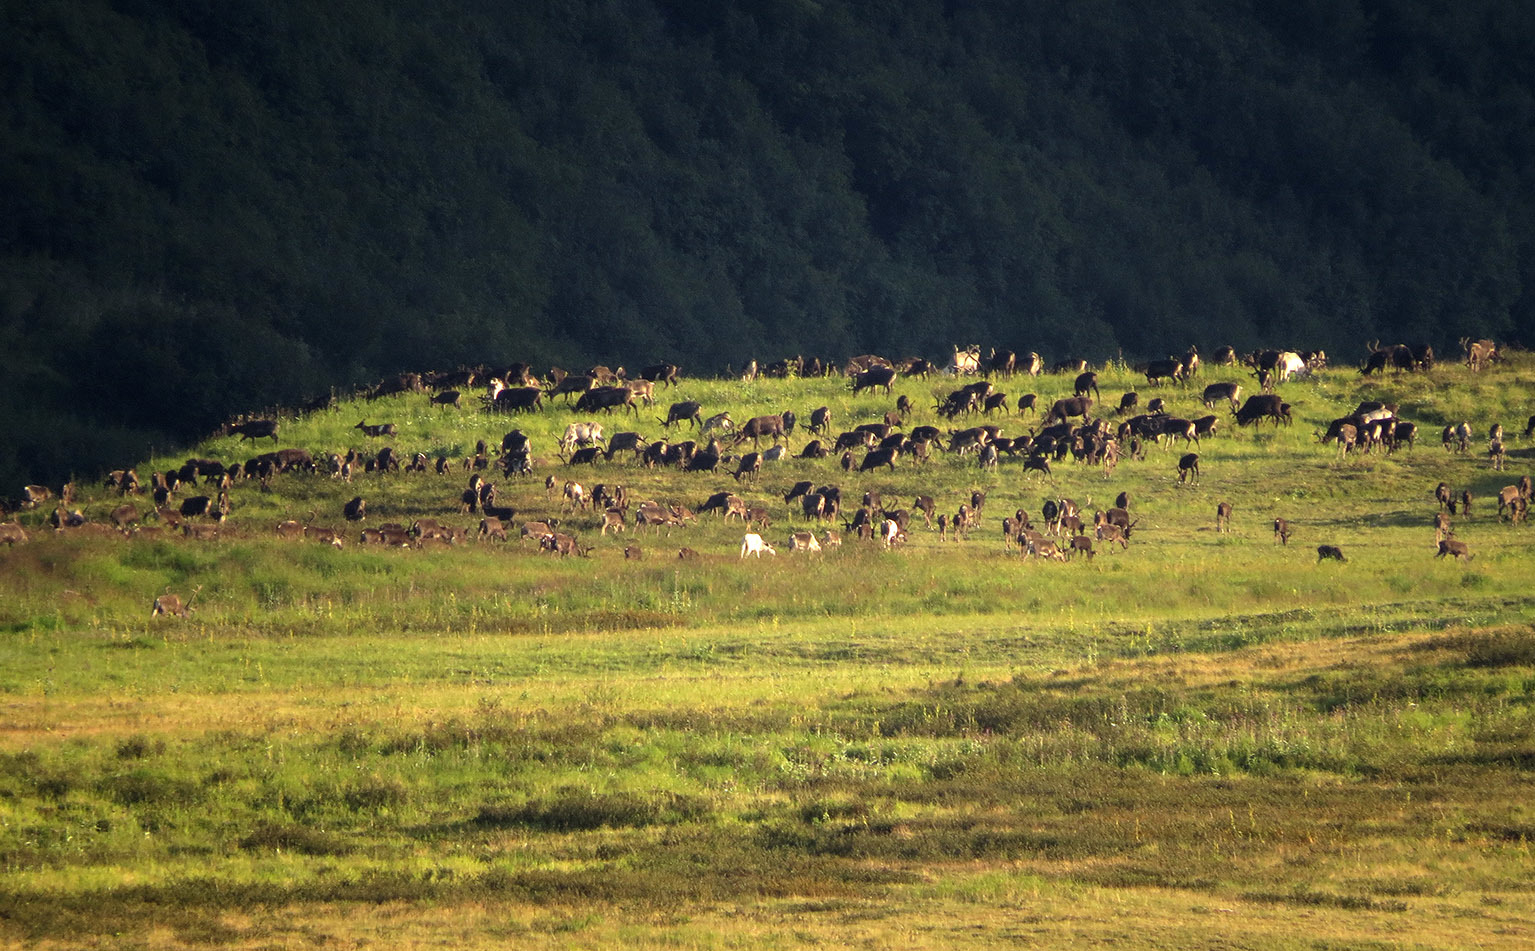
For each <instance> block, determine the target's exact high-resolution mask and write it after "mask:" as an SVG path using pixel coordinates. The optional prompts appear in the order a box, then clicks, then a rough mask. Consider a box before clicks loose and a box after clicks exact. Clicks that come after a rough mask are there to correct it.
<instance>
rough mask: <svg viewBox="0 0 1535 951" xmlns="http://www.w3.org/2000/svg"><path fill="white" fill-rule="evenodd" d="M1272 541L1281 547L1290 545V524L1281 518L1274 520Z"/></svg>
mask: <svg viewBox="0 0 1535 951" xmlns="http://www.w3.org/2000/svg"><path fill="white" fill-rule="evenodd" d="M1274 541H1276V542H1278V543H1279V544H1281V545H1288V544H1290V523H1289V522H1287V521H1285V520H1284V519H1282V518H1276V519H1274Z"/></svg>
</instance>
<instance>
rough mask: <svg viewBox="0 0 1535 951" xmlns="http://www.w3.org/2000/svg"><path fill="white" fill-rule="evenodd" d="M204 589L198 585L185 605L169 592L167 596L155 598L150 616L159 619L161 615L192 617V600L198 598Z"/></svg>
mask: <svg viewBox="0 0 1535 951" xmlns="http://www.w3.org/2000/svg"><path fill="white" fill-rule="evenodd" d="M202 589H203V586H202V585H198V586H197V588H196V589H194V590H193V591H192V594H191V596H189V597H188V598H187V599H186V602H185V603H183V602H182V600H181V598H179V597H177V596H176V595H174V594H171V593H170V592H169V590H167V591H166V593H165V594H162V595H160V596H159V597H158V598H155V603H154V608H153V609H152V610H150V612H149V616H150V617H158V616H159V615H162V614H166V615H170V616H171V617H190V616H191V615H192V599H193V598H195V597H197V592H198V591H201V590H202Z"/></svg>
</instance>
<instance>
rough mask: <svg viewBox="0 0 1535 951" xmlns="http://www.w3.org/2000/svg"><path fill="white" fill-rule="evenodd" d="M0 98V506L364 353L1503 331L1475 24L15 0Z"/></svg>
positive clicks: (1498, 190)
mask: <svg viewBox="0 0 1535 951" xmlns="http://www.w3.org/2000/svg"><path fill="white" fill-rule="evenodd" d="M0 93H3V95H0V113H3V115H4V119H5V124H4V127H5V129H6V137H5V143H6V145H5V148H4V151H3V153H0V236H3V239H0V345H3V346H4V348H5V351H6V353H7V354H8V356H9V359H8V361H7V367H6V375H7V378H8V379H7V383H6V385H5V386H4V387H3V388H0V480H4V481H3V482H0V485H3V484H16V483H18V482H19V481H21V480H22V479H40V478H60V477H63V476H65V475H67V474H68V473H70V472H75V471H79V472H82V473H84V472H90V471H92V470H94V469H96V468H99V467H102V466H105V465H107V464H109V463H115V464H118V465H121V464H123V463H125V462H129V461H132V460H133V459H135V458H137V457H139V456H141V455H142V454H143V450H144V449H145V448H146V447H147V446H148V444H150V443H152V442H154V441H156V440H160V441H162V443H163V441H168V440H173V439H180V438H185V437H186V436H188V435H191V434H196V433H199V432H202V431H205V430H207V429H209V428H211V427H212V426H214V425H216V424H217V423H218V422H219V421H221V420H223V419H225V418H227V417H228V416H229V415H231V414H232V413H234V412H237V411H241V410H249V409H255V408H258V407H261V406H267V405H273V404H277V403H290V404H291V403H294V402H297V401H299V400H301V399H302V398H304V397H305V396H309V395H313V394H316V393H323V392H325V391H327V390H328V389H329V388H330V387H332V386H337V385H340V386H347V385H351V384H354V383H358V382H363V381H367V380H370V379H374V378H376V377H378V376H380V375H382V374H384V373H387V372H391V371H395V370H401V369H427V368H434V367H436V368H444V369H446V368H450V367H452V366H455V365H459V364H466V363H467V364H478V363H482V362H488V363H507V362H511V361H514V360H528V361H532V362H534V363H535V364H539V363H542V364H547V363H551V362H555V363H562V364H566V365H585V364H587V363H591V362H598V361H602V362H623V361H628V362H629V363H630V365H631V366H633V365H635V364H640V363H646V362H655V361H659V360H663V359H664V360H669V361H672V362H677V363H680V364H682V365H683V366H684V368H685V370H686V371H688V372H694V373H715V372H718V371H721V370H723V369H724V367H725V366H726V365H728V364H736V365H739V364H740V363H742V362H743V361H745V360H746V359H749V358H762V357H767V358H777V357H782V356H788V355H793V354H795V353H805V354H807V355H808V354H816V355H822V356H829V357H840V356H845V355H847V354H851V353H856V352H864V351H878V352H890V353H895V354H905V353H913V354H925V355H930V356H938V355H941V354H943V353H946V352H947V350H948V347H949V345H950V344H954V343H959V344H965V343H969V342H981V343H984V344H992V345H996V346H998V347H1009V348H1014V349H1020V350H1037V351H1039V352H1041V353H1044V354H1046V355H1047V356H1052V355H1053V356H1065V355H1067V354H1073V355H1081V356H1085V357H1088V358H1091V359H1102V358H1104V357H1107V356H1110V355H1114V354H1118V353H1123V354H1124V355H1125V356H1126V357H1128V358H1132V359H1135V358H1146V357H1158V356H1163V355H1165V354H1166V353H1168V352H1171V351H1173V350H1181V349H1183V348H1185V347H1187V346H1188V345H1189V344H1191V343H1198V344H1201V345H1206V346H1213V345H1216V344H1231V345H1234V346H1236V347H1238V348H1251V347H1256V346H1260V345H1274V344H1283V345H1286V346H1306V347H1322V348H1326V349H1328V350H1329V351H1331V352H1334V353H1335V355H1337V356H1340V357H1342V358H1344V359H1349V360H1353V359H1357V358H1358V357H1359V356H1362V347H1363V344H1364V342H1365V341H1367V340H1370V339H1375V338H1379V339H1381V340H1382V341H1384V342H1396V341H1402V342H1410V343H1416V342H1429V343H1432V344H1434V345H1435V346H1436V347H1439V348H1450V349H1454V347H1455V341H1456V339H1457V338H1459V337H1462V336H1467V335H1469V336H1478V337H1479V336H1490V337H1495V338H1498V339H1500V340H1503V341H1511V342H1528V341H1529V340H1530V339H1531V338H1532V337H1535V294H1532V291H1531V288H1532V287H1535V281H1532V280H1531V276H1532V269H1535V188H1532V178H1535V17H1531V16H1530V15H1529V13H1528V10H1527V6H1526V5H1525V4H1522V3H1519V2H1518V0H1466V2H1463V3H1458V4H1453V5H1449V4H1440V3H1430V2H1428V0H1295V2H1292V3H1285V4H1269V3H1260V2H1255V0H1222V2H1214V0H1170V2H1168V3H1165V4H1159V5H1157V6H1156V7H1155V9H1151V8H1147V7H1145V5H1139V4H1135V3H1131V2H1128V0H1069V2H1068V0H976V2H972V3H963V4H959V3H953V2H952V0H949V2H943V0H901V2H891V0H885V2H868V3H859V4H841V3H829V2H813V0H755V2H740V0H535V2H529V3H519V4H503V3H493V2H487V0H444V2H442V3H437V4H430V5H427V6H426V7H422V6H421V5H419V4H403V3H398V2H388V0H384V2H369V3H353V2H338V3H325V4H314V3H306V2H301V0H261V2H254V0H228V2H224V3H218V4H208V3H203V2H196V0H155V2H145V0H116V2H109V0H35V2H30V3H25V4H7V5H5V7H4V8H3V10H0Z"/></svg>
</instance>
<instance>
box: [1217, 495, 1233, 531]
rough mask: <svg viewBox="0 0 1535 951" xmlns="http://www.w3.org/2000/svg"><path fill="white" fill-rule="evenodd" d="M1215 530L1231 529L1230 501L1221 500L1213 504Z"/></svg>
mask: <svg viewBox="0 0 1535 951" xmlns="http://www.w3.org/2000/svg"><path fill="white" fill-rule="evenodd" d="M1215 530H1216V531H1217V532H1228V533H1229V532H1230V531H1231V503H1230V502H1221V503H1218V504H1217V505H1216V506H1215Z"/></svg>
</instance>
